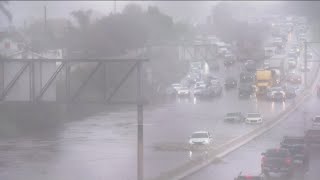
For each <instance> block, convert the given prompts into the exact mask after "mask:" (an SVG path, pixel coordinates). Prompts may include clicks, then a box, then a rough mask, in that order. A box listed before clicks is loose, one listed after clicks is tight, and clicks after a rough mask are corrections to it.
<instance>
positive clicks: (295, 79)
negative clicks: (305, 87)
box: [287, 73, 302, 84]
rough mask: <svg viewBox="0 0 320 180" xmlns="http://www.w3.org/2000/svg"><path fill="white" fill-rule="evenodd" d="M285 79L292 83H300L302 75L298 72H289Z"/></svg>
mask: <svg viewBox="0 0 320 180" xmlns="http://www.w3.org/2000/svg"><path fill="white" fill-rule="evenodd" d="M287 81H288V82H290V83H294V84H301V82H302V77H301V75H300V74H297V73H290V74H288V76H287Z"/></svg>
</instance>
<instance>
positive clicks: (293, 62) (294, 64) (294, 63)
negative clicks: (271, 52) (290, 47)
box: [288, 58, 297, 67]
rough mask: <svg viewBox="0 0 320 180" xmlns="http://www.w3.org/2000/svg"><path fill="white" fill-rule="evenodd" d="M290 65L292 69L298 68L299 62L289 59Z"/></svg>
mask: <svg viewBox="0 0 320 180" xmlns="http://www.w3.org/2000/svg"><path fill="white" fill-rule="evenodd" d="M288 65H289V66H290V67H296V66H297V61H296V60H295V59H293V58H288Z"/></svg>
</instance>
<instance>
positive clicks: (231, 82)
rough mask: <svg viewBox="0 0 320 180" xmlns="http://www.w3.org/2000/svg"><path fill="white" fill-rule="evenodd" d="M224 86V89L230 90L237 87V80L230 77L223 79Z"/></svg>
mask: <svg viewBox="0 0 320 180" xmlns="http://www.w3.org/2000/svg"><path fill="white" fill-rule="evenodd" d="M224 86H225V88H226V89H231V88H235V87H237V80H236V79H235V78H232V77H228V78H226V79H225V82H224Z"/></svg>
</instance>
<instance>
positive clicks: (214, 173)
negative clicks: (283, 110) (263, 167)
mask: <svg viewBox="0 0 320 180" xmlns="http://www.w3.org/2000/svg"><path fill="white" fill-rule="evenodd" d="M319 106H320V100H319V99H318V98H317V97H316V96H313V97H312V98H309V100H308V101H307V102H305V103H304V104H303V106H302V108H299V109H298V110H297V111H295V112H294V113H293V114H291V115H290V116H289V117H288V118H287V119H286V120H285V121H283V122H281V123H280V124H279V125H277V126H276V127H275V128H273V129H272V130H270V131H269V132H267V133H266V134H264V135H262V136H261V137H258V138H256V139H255V140H253V141H252V142H250V143H248V144H246V145H244V146H243V147H241V148H239V149H238V150H236V151H235V152H232V153H231V154H229V155H228V156H226V157H225V158H224V159H223V160H222V162H221V163H217V164H212V165H210V166H208V167H206V168H204V169H202V170H201V171H199V172H197V173H195V174H193V175H191V176H190V177H187V178H185V180H199V179H217V178H218V179H234V178H235V177H236V176H237V175H238V174H239V172H240V171H242V172H243V173H245V172H253V173H260V160H261V153H262V152H264V151H265V150H266V149H268V148H275V147H279V145H280V144H279V143H280V141H281V139H282V137H283V136H284V135H289V136H290V135H291V136H302V135H303V133H304V124H305V121H304V119H305V118H306V119H307V121H306V124H308V123H309V120H310V118H311V117H313V116H314V115H316V114H317V113H319V108H318V107H319ZM304 112H307V113H306V114H305V113H304ZM310 150H311V151H310V167H309V170H308V171H303V170H299V171H296V172H295V176H294V177H293V178H292V179H293V180H317V179H319V178H320V171H319V166H320V151H319V150H320V147H319V146H312V148H311V149H310ZM271 179H279V180H286V179H285V178H284V177H281V176H279V175H276V176H274V177H272V178H271Z"/></svg>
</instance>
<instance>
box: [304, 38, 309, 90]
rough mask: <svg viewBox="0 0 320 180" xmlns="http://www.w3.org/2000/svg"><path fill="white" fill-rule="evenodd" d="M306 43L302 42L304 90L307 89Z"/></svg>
mask: <svg viewBox="0 0 320 180" xmlns="http://www.w3.org/2000/svg"><path fill="white" fill-rule="evenodd" d="M307 62H308V61H307V41H305V42H304V86H305V89H307V88H308V79H307V75H308V64H307Z"/></svg>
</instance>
